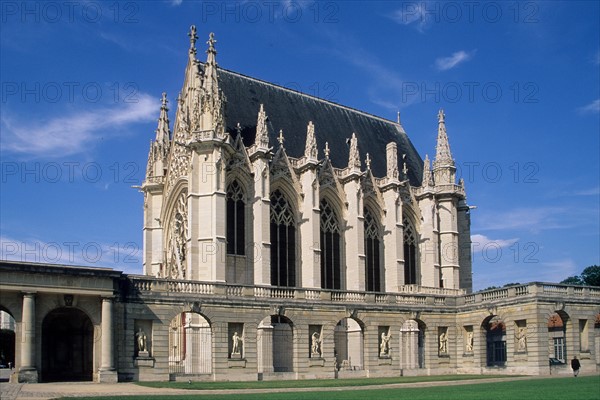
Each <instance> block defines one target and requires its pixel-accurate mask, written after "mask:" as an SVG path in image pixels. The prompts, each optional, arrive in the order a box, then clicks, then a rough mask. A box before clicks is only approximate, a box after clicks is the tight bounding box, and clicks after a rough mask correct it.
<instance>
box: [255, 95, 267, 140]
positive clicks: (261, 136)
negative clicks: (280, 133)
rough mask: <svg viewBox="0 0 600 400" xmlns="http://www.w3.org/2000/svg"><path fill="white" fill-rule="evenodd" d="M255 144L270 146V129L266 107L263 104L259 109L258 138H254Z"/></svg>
mask: <svg viewBox="0 0 600 400" xmlns="http://www.w3.org/2000/svg"><path fill="white" fill-rule="evenodd" d="M254 144H255V145H257V146H258V147H263V148H268V147H269V130H268V129H267V114H266V113H265V107H264V105H263V104H261V105H260V109H259V110H258V120H257V122H256V139H255V140H254Z"/></svg>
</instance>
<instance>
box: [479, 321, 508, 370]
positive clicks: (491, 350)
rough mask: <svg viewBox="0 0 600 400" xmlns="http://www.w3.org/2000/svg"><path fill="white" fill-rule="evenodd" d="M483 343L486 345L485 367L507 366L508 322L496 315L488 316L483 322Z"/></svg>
mask: <svg viewBox="0 0 600 400" xmlns="http://www.w3.org/2000/svg"><path fill="white" fill-rule="evenodd" d="M481 341H482V342H483V343H485V349H486V351H485V354H482V357H485V365H486V366H488V367H503V366H505V365H506V360H507V348H506V322H505V320H504V319H503V318H501V317H500V316H498V315H496V314H492V315H489V316H487V317H486V318H485V319H484V320H483V321H482V322H481Z"/></svg>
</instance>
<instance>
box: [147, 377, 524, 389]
mask: <svg viewBox="0 0 600 400" xmlns="http://www.w3.org/2000/svg"><path fill="white" fill-rule="evenodd" d="M511 376H515V375H511ZM511 376H508V375H437V376H398V377H389V378H362V379H361V378H357V379H305V380H293V381H289V380H288V381H260V382H259V381H250V382H192V383H188V382H138V383H137V384H138V385H141V386H147V387H154V388H170V389H189V390H218V389H280V388H307V387H340V386H370V385H388V384H391V383H414V382H437V381H462V380H466V379H485V378H509V377H511Z"/></svg>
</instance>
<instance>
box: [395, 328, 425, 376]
mask: <svg viewBox="0 0 600 400" xmlns="http://www.w3.org/2000/svg"><path fill="white" fill-rule="evenodd" d="M426 331H427V325H426V324H425V322H423V320H421V319H418V318H412V319H407V320H405V321H404V322H403V323H402V327H401V328H400V358H401V359H400V363H401V366H402V368H404V369H418V368H425V347H426V346H425V344H426V341H425V339H426V337H425V335H426Z"/></svg>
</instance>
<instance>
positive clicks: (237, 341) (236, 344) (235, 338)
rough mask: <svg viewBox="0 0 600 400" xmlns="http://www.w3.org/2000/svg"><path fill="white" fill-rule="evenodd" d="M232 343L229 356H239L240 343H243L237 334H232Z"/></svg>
mask: <svg viewBox="0 0 600 400" xmlns="http://www.w3.org/2000/svg"><path fill="white" fill-rule="evenodd" d="M231 340H232V342H233V346H232V348H231V354H240V351H241V347H242V342H243V341H244V340H243V339H242V337H241V336H240V335H238V333H237V332H233V337H232V338H231Z"/></svg>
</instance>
